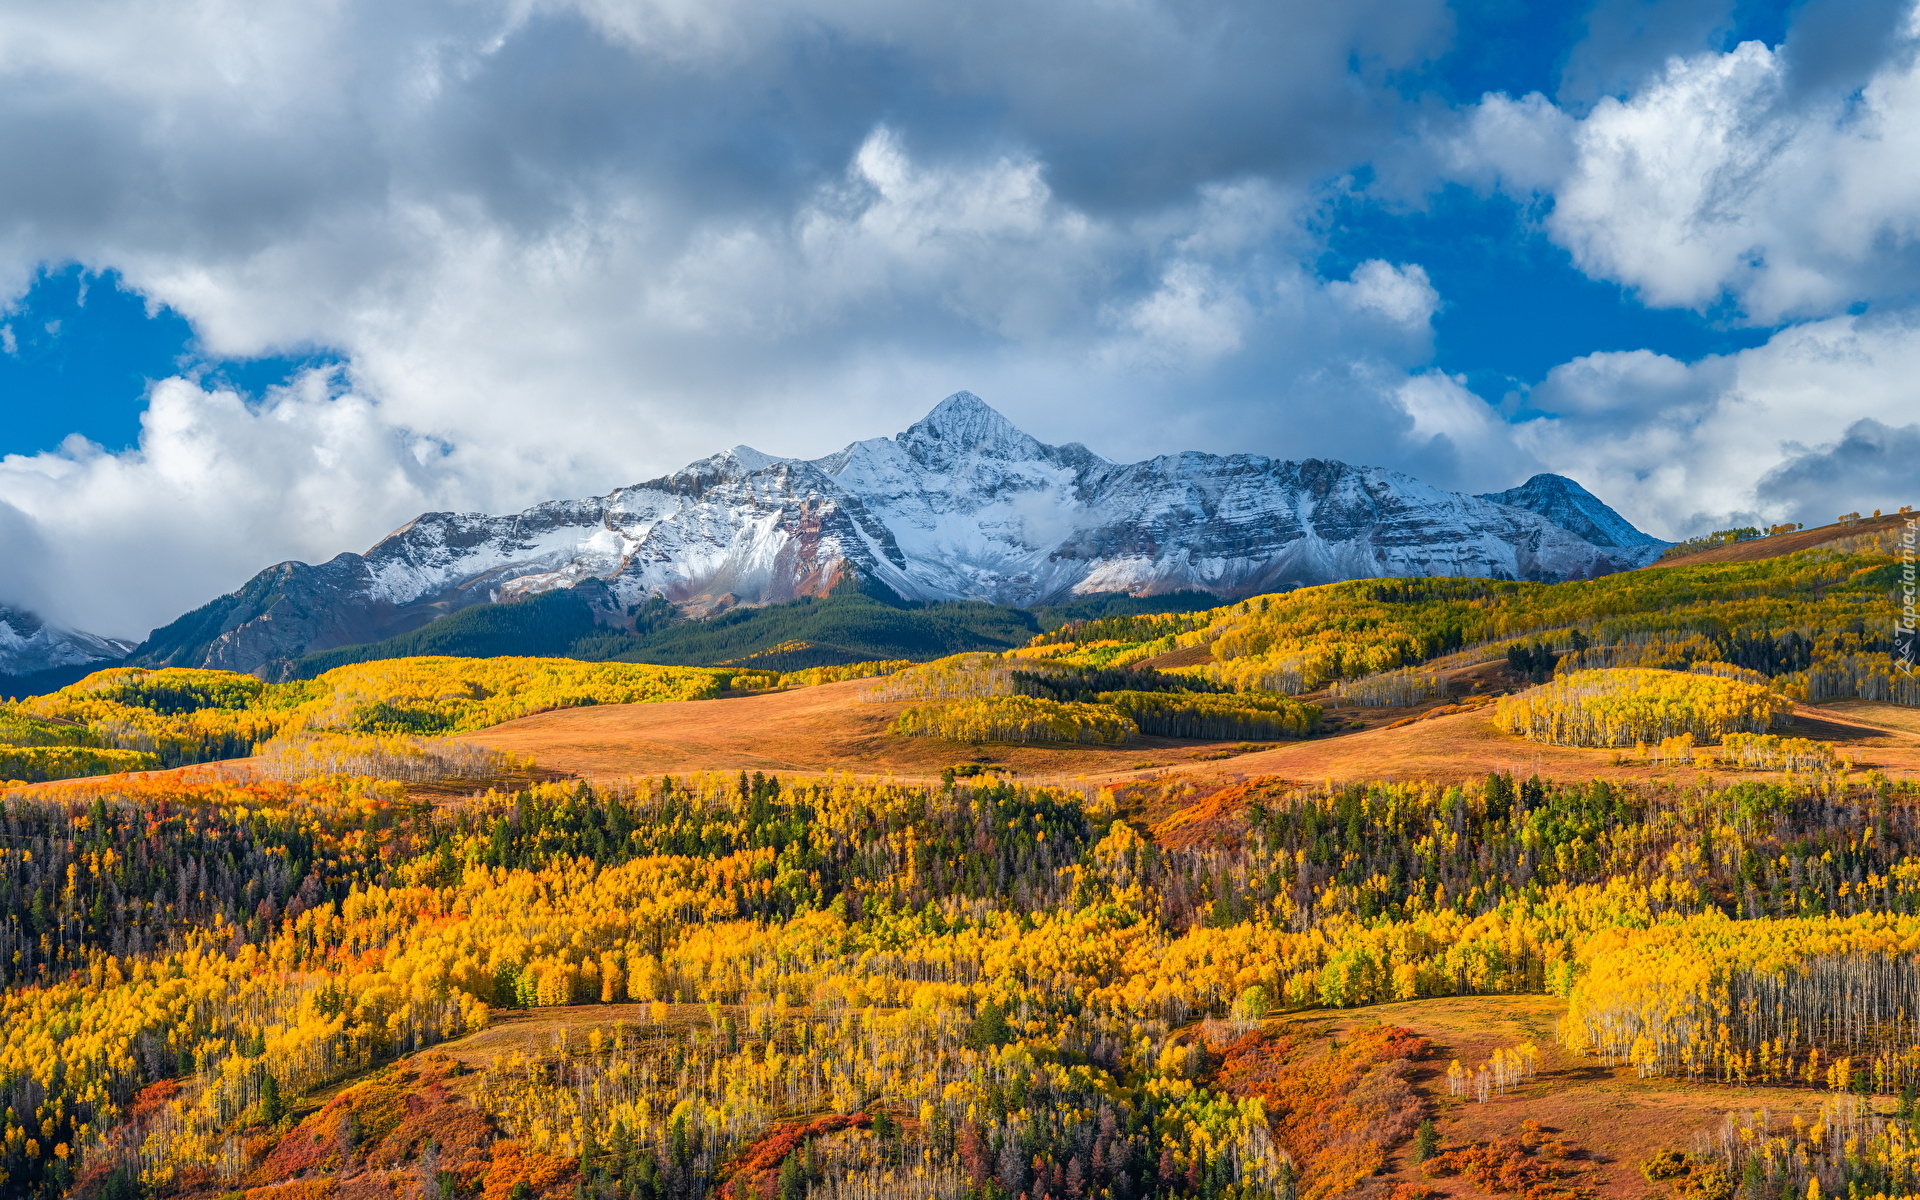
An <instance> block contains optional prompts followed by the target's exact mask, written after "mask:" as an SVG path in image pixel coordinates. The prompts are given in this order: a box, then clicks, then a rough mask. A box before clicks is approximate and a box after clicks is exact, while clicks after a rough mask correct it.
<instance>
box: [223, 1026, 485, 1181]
mask: <svg viewBox="0 0 1920 1200" xmlns="http://www.w3.org/2000/svg"><path fill="white" fill-rule="evenodd" d="M458 1069H459V1065H458V1064H457V1063H455V1062H454V1060H453V1059H451V1058H448V1057H447V1056H445V1055H441V1054H428V1055H422V1056H420V1057H419V1058H416V1059H413V1060H410V1061H408V1062H406V1063H402V1064H399V1065H397V1066H396V1067H394V1068H393V1069H392V1070H390V1071H386V1072H382V1073H381V1074H380V1075H378V1076H376V1077H375V1078H373V1079H371V1080H368V1081H367V1082H366V1083H363V1084H360V1085H359V1086H357V1087H352V1088H348V1089H347V1090H346V1091H344V1092H341V1093H340V1094H339V1095H338V1096H335V1097H334V1098H333V1099H332V1100H329V1101H328V1102H327V1104H326V1106H325V1107H323V1108H321V1109H320V1111H319V1112H317V1113H314V1114H313V1115H312V1116H310V1117H308V1118H307V1119H306V1120H304V1121H302V1122H301V1123H300V1124H299V1125H298V1126H297V1127H296V1128H294V1129H293V1130H292V1131H290V1132H289V1133H288V1134H287V1135H286V1136H285V1137H283V1138H281V1139H280V1140H279V1143H278V1144H277V1145H275V1146H273V1147H272V1148H271V1150H270V1151H269V1152H268V1153H267V1155H266V1157H265V1161H263V1162H262V1163H261V1164H260V1166H259V1167H258V1168H257V1169H256V1170H255V1172H254V1177H255V1179H257V1180H258V1181H259V1182H260V1183H262V1184H263V1185H265V1184H274V1183H279V1182H281V1181H285V1180H290V1179H293V1178H295V1177H297V1176H301V1175H305V1174H308V1173H311V1172H325V1173H326V1176H325V1178H328V1179H336V1178H337V1179H338V1180H340V1181H341V1182H342V1183H343V1185H344V1183H346V1182H347V1181H350V1180H354V1178H355V1177H356V1176H359V1175H361V1174H363V1173H371V1172H379V1171H383V1170H390V1169H397V1168H401V1167H404V1166H409V1165H411V1164H412V1163H413V1162H414V1161H415V1160H417V1159H418V1158H419V1156H420V1155H421V1153H422V1152H423V1151H424V1150H425V1149H426V1145H427V1143H428V1142H429V1141H431V1142H432V1143H433V1146H434V1149H435V1151H436V1152H437V1153H438V1154H439V1156H440V1160H439V1166H438V1168H437V1169H438V1170H442V1171H451V1172H452V1173H453V1174H454V1176H455V1177H456V1178H457V1179H458V1180H459V1183H460V1186H461V1187H462V1188H464V1189H467V1190H472V1189H474V1188H477V1187H479V1186H480V1183H481V1180H482V1179H483V1178H484V1177H485V1176H486V1175H487V1173H488V1170H489V1169H490V1167H491V1165H492V1154H491V1151H492V1147H493V1145H494V1142H495V1139H496V1138H497V1137H498V1136H499V1133H498V1130H496V1129H495V1127H494V1124H493V1122H492V1121H491V1120H490V1119H489V1118H488V1117H487V1116H486V1115H485V1114H484V1113H482V1112H480V1111H479V1110H477V1109H475V1108H474V1107H473V1106H472V1105H470V1104H468V1103H466V1101H464V1100H462V1099H461V1098H460V1097H458V1096H456V1095H454V1094H453V1093H452V1092H450V1091H448V1090H447V1089H446V1088H445V1087H444V1086H443V1080H444V1079H445V1078H446V1076H447V1075H448V1074H451V1073H452V1072H454V1071H456V1070H458ZM349 1130H353V1131H354V1132H356V1133H357V1134H358V1140H357V1143H356V1144H355V1145H353V1146H351V1147H350V1146H348V1145H347V1134H348V1132H349ZM361 1182H367V1181H361ZM382 1186H384V1185H382ZM508 1186H509V1187H511V1186H512V1184H511V1183H509V1184H508ZM350 1190H351V1189H350ZM360 1190H365V1189H364V1188H362V1189H360ZM375 1190H376V1191H380V1190H381V1188H376V1189H375ZM276 1195H278V1193H276ZM289 1196H291V1193H289Z"/></svg>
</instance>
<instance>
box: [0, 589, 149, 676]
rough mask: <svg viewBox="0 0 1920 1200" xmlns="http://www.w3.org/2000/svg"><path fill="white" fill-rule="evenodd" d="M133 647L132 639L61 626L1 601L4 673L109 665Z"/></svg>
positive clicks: (0, 657)
mask: <svg viewBox="0 0 1920 1200" xmlns="http://www.w3.org/2000/svg"><path fill="white" fill-rule="evenodd" d="M132 649H133V644H132V643H131V642H123V641H119V640H116V639H114V638H104V637H99V636H97V635H95V634H91V633H82V632H80V631H79V630H76V629H60V628H58V627H56V626H53V625H49V624H47V623H46V622H45V621H42V620H41V619H40V618H39V617H37V616H35V615H34V614H32V613H30V612H27V611H25V610H23V609H18V608H11V607H8V606H7V605H4V604H0V676H23V675H39V674H42V673H44V672H48V671H54V670H58V669H59V668H61V667H83V666H87V665H89V664H92V663H99V664H100V665H101V666H106V665H109V664H111V663H116V662H119V661H120V660H121V659H122V658H125V657H126V656H127V654H128V652H130V651H131V650H132Z"/></svg>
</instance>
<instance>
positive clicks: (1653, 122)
mask: <svg viewBox="0 0 1920 1200" xmlns="http://www.w3.org/2000/svg"><path fill="white" fill-rule="evenodd" d="M1569 124H1570V133H1571V156H1570V158H1569V160H1568V161H1567V162H1566V163H1565V164H1564V165H1562V166H1560V167H1559V168H1558V169H1557V170H1556V169H1555V168H1554V159H1555V156H1556V153H1557V151H1556V149H1555V147H1556V146H1557V144H1558V142H1557V138H1558V131H1559V130H1560V129H1561V128H1563V127H1566V126H1568V125H1569ZM1467 130H1468V132H1467V134H1465V135H1463V136H1462V137H1461V138H1460V139H1458V140H1457V141H1456V142H1455V143H1454V144H1455V146H1456V148H1457V153H1456V156H1455V160H1456V161H1455V163H1454V167H1453V170H1454V173H1455V174H1456V175H1457V176H1459V177H1461V178H1466V179H1484V178H1485V177H1486V176H1487V175H1489V174H1498V175H1499V176H1500V177H1501V178H1502V179H1503V180H1504V181H1506V182H1507V183H1508V185H1509V186H1512V187H1518V188H1523V189H1524V188H1531V189H1537V190H1541V191H1548V192H1551V194H1552V197H1553V212H1552V214H1551V215H1550V216H1549V217H1548V218H1547V228H1548V229H1549V230H1550V231H1551V233H1552V235H1553V237H1554V239H1555V240H1556V241H1558V242H1560V243H1561V244H1562V245H1564V246H1566V247H1567V248H1568V249H1569V250H1571V251H1572V252H1573V255H1574V259H1575V261H1576V262H1577V263H1578V264H1579V265H1580V267H1581V268H1582V269H1583V270H1585V271H1586V272H1587V273H1589V274H1591V275H1593V276H1595V277H1597V278H1604V279H1612V280H1617V281H1619V282H1621V283H1624V284H1626V285H1627V286H1629V287H1631V288H1634V289H1636V290H1637V291H1638V292H1639V293H1640V295H1641V296H1642V297H1643V298H1644V299H1645V300H1646V301H1647V302H1648V303H1650V304H1653V305H1656V306H1667V307H1684V308H1702V309H1704V308H1711V307H1713V306H1715V305H1718V304H1720V303H1721V302H1722V301H1723V300H1730V301H1731V302H1732V303H1733V305H1734V306H1735V307H1736V308H1737V309H1738V310H1739V311H1740V312H1742V313H1744V314H1745V315H1747V316H1748V317H1750V318H1751V319H1753V320H1755V321H1759V322H1763V323H1773V322H1778V321H1782V320H1793V319H1806V318H1809V317H1820V316H1825V315H1830V314H1831V313H1833V312H1836V311H1838V310H1840V309H1844V308H1845V307H1846V306H1847V305H1849V304H1853V303H1857V302H1859V301H1863V300H1867V301H1871V300H1878V299H1895V300H1905V299H1907V298H1909V297H1910V296H1911V294H1912V290H1913V279H1914V273H1915V270H1916V268H1920V240H1917V239H1920V58H1916V57H1915V56H1914V55H1912V54H1900V55H1894V56H1892V57H1890V58H1889V59H1887V60H1886V61H1885V62H1883V63H1881V64H1880V65H1879V66H1877V67H1876V68H1875V69H1874V70H1873V72H1872V74H1871V75H1870V77H1868V78H1867V79H1865V80H1864V81H1863V83H1862V86H1861V87H1860V88H1859V89H1858V90H1857V91H1847V90H1844V89H1831V88H1825V89H1805V88H1799V87H1797V86H1796V76H1795V73H1794V63H1793V58H1792V54H1791V44H1789V46H1788V47H1787V48H1785V49H1779V50H1775V49H1770V48H1769V47H1767V46H1765V45H1763V44H1761V43H1759V42H1747V43H1744V44H1742V45H1740V46H1739V47H1737V48H1735V49H1734V50H1732V51H1729V52H1727V53H1724V54H1701V55H1695V56H1692V57H1688V58H1676V59H1674V60H1672V61H1671V62H1670V63H1669V64H1668V66H1667V69H1666V71H1665V72H1664V73H1662V74H1661V75H1660V76H1658V77H1657V78H1655V79H1654V80H1652V81H1651V82H1650V83H1649V84H1648V85H1647V86H1646V87H1645V88H1644V89H1642V90H1641V91H1639V92H1637V93H1635V94H1633V95H1631V96H1629V97H1627V98H1625V99H1617V98H1613V97H1607V98H1604V99H1602V100H1600V101H1599V102H1598V103H1597V104H1596V105H1595V106H1594V107H1593V109H1592V111H1591V112H1590V113H1589V114H1588V115H1587V116H1586V117H1585V118H1583V119H1581V120H1579V121H1578V122H1577V123H1570V122H1569V121H1568V118H1566V117H1565V116H1564V114H1557V110H1553V109H1552V106H1550V105H1546V104H1545V102H1544V101H1543V100H1542V99H1541V98H1539V97H1537V96H1530V97H1528V98H1527V99H1526V100H1525V101H1522V102H1514V101H1511V100H1508V99H1507V98H1506V97H1504V96H1490V97H1488V98H1487V99H1486V100H1484V101H1482V103H1481V104H1480V105H1479V106H1477V108H1476V110H1475V111H1474V112H1473V114H1472V115H1471V119H1470V120H1469V121H1468V122H1467ZM1489 131H1493V132H1489ZM1516 164H1517V165H1516Z"/></svg>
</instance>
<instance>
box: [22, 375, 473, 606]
mask: <svg viewBox="0 0 1920 1200" xmlns="http://www.w3.org/2000/svg"><path fill="white" fill-rule="evenodd" d="M141 425H142V428H141V434H140V442H139V446H138V448H137V449H135V450H132V451H129V452H126V453H122V454H108V453H105V452H104V451H102V450H101V449H100V448H99V447H97V446H92V445H89V444H87V443H86V442H85V441H84V440H82V439H79V438H77V437H76V438H71V439H69V440H68V443H67V444H66V445H64V446H63V447H62V448H61V449H60V451H58V452H56V453H48V454H39V455H32V456H26V455H17V454H16V455H8V456H6V457H5V458H0V496H4V497H5V498H6V499H5V500H4V501H0V554H3V555H4V556H5V560H6V562H7V564H8V567H9V570H8V571H7V572H6V577H7V579H8V581H9V584H14V583H19V584H22V585H24V586H26V587H27V588H29V589H30V591H29V592H28V594H26V595H22V596H19V597H14V596H11V595H8V596H0V599H12V600H16V601H17V602H22V603H24V604H26V605H27V606H28V607H32V608H36V609H39V610H40V611H43V612H48V613H50V614H52V615H57V616H58V617H59V619H60V620H61V621H63V622H65V623H67V624H71V625H75V626H78V627H80V628H86V629H94V630H110V631H112V632H113V633H115V634H123V635H129V636H135V637H138V636H143V635H144V634H145V632H146V630H147V629H148V628H150V627H151V626H152V625H153V624H155V623H157V622H158V621H160V620H165V619H169V618H170V616H172V615H177V614H179V613H181V612H185V611H186V610H188V609H190V608H194V607H197V606H198V605H200V604H202V603H205V602H206V601H207V600H209V599H211V598H212V596H213V595H214V594H217V593H218V592H219V591H223V590H226V589H229V588H233V587H236V586H238V585H239V584H240V583H242V582H244V581H245V580H246V579H247V578H248V577H249V576H251V575H252V574H253V573H254V572H255V571H258V570H260V569H261V568H263V567H265V566H268V565H270V561H262V560H261V558H260V554H261V552H262V550H263V548H266V547H277V548H279V549H280V552H281V554H282V556H287V557H301V558H305V559H308V560H310V561H320V560H324V559H327V558H331V557H332V556H333V555H334V554H337V553H339V552H340V551H342V550H348V549H351V550H360V549H365V548H366V546H367V545H369V544H370V543H371V542H373V541H375V540H377V539H378V538H379V537H380V536H381V535H382V534H385V533H386V532H388V528H386V527H383V526H382V525H381V524H380V523H379V522H380V521H381V519H382V517H381V515H380V514H384V513H393V512H417V511H419V510H421V509H424V508H428V507H431V506H432V505H433V504H434V503H435V502H445V501H447V500H454V501H459V500H461V499H466V498H468V497H466V496H465V495H463V493H464V492H465V491H466V484H467V482H468V480H469V479H470V478H471V477H472V473H471V472H468V471H466V470H463V469H462V464H461V463H460V462H459V461H458V457H459V456H458V453H457V452H455V453H453V454H449V453H447V452H446V450H445V449H444V448H443V447H441V446H439V445H437V444H434V443H432V442H430V441H426V440H423V439H420V438H417V437H412V436H409V435H406V434H404V433H401V432H398V431H396V430H395V429H394V428H393V426H392V425H391V424H389V423H388V421H387V420H386V419H385V417H384V416H383V414H381V413H380V411H379V409H378V407H377V406H376V405H375V404H373V403H372V402H370V401H368V400H367V399H365V398H364V397H362V396H359V395H355V394H354V393H352V392H348V391H343V390H341V389H340V388H339V387H338V386H337V384H336V382H335V381H333V380H331V379H329V378H328V377H327V376H326V375H325V374H324V373H321V372H313V373H310V374H309V375H307V376H306V377H304V378H302V379H300V380H298V381H297V382H296V383H295V384H293V385H292V386H289V387H286V388H281V389H277V390H275V391H274V392H272V393H271V394H270V395H269V396H268V397H267V398H266V400H265V401H264V402H263V403H259V404H249V403H248V402H246V401H245V400H243V399H242V398H241V397H239V396H237V395H235V394H234V393H232V392H229V391H208V390H203V389H202V388H200V387H198V386H196V385H194V384H192V383H190V382H188V381H186V380H182V379H172V380H167V381H165V382H163V383H161V384H159V385H157V386H156V387H155V388H154V390H153V393H152V395H151V397H150V401H149V404H148V407H147V411H146V413H145V414H144V416H143V417H142V421H141ZM156 614H158V615H156Z"/></svg>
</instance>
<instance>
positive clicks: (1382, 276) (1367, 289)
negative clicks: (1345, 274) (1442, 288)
mask: <svg viewBox="0 0 1920 1200" xmlns="http://www.w3.org/2000/svg"><path fill="white" fill-rule="evenodd" d="M1327 291H1328V292H1329V293H1330V294H1331V295H1332V296H1333V298H1334V299H1335V300H1337V301H1339V302H1340V303H1341V304H1344V305H1346V306H1347V307H1348V308H1350V309H1353V310H1354V311H1355V312H1361V313H1370V314H1373V315H1375V316H1378V317H1383V318H1385V319H1386V320H1388V321H1391V322H1392V323H1394V324H1395V325H1399V326H1402V327H1404V328H1406V329H1408V330H1415V331H1424V330H1425V329H1426V328H1427V327H1428V323H1429V322H1431V321H1432V320H1433V314H1434V313H1435V312H1437V311H1438V310H1439V308H1440V293H1439V292H1436V291H1434V289H1433V284H1432V283H1431V282H1430V281H1429V280H1428V279H1427V272H1426V268H1424V267H1422V266H1421V265H1420V264H1419V263H1410V264H1408V265H1406V266H1398V267H1397V266H1395V265H1393V264H1392V263H1389V262H1385V261H1383V260H1381V259H1377V258H1375V259H1369V260H1368V261H1366V262H1363V263H1361V264H1360V265H1359V266H1357V267H1355V268H1354V269H1353V276H1352V278H1351V279H1348V280H1336V281H1335V282H1333V283H1330V284H1328V285H1327Z"/></svg>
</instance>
